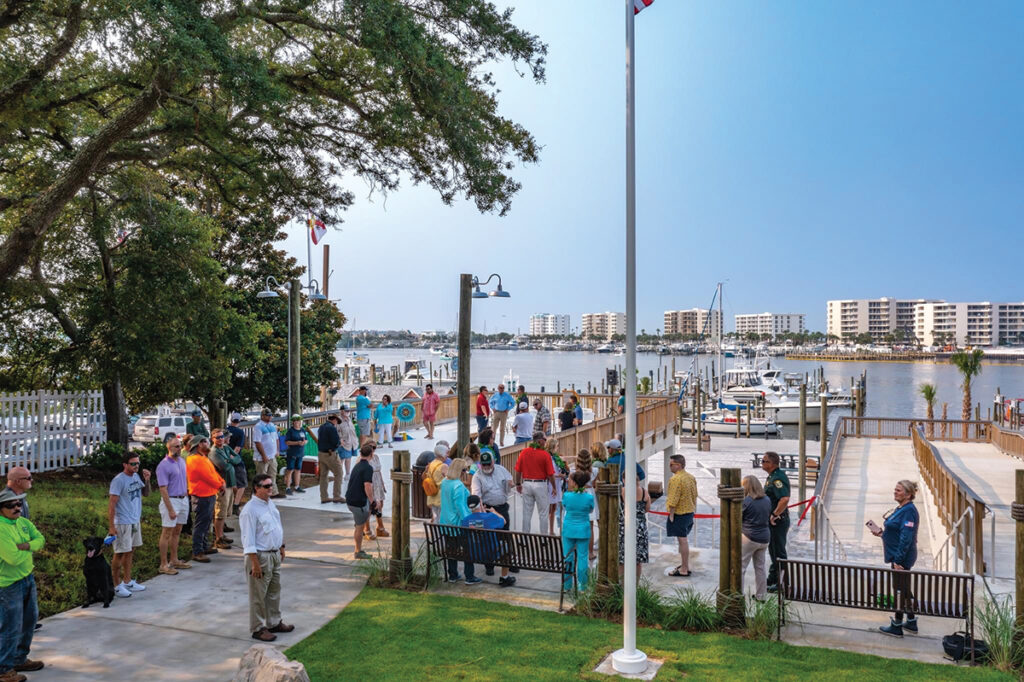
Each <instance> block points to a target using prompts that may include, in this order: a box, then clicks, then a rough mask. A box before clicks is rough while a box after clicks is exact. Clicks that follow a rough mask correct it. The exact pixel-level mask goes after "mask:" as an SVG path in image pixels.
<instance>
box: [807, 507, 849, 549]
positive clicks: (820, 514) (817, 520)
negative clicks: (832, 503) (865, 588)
mask: <svg viewBox="0 0 1024 682" xmlns="http://www.w3.org/2000/svg"><path fill="white" fill-rule="evenodd" d="M812 504H813V506H814V526H815V532H814V560H815V561H835V560H836V556H838V557H840V560H841V561H842V562H844V563H845V562H848V561H849V559H848V558H847V556H846V550H845V549H844V548H843V543H842V541H841V540H840V539H839V535H838V534H837V533H836V531H835V529H834V528H833V527H832V519H831V518H830V517H829V515H828V511H826V510H825V503H824V501H823V500H822V499H821V498H820V497H818V498H815V500H814V502H813V503H812Z"/></svg>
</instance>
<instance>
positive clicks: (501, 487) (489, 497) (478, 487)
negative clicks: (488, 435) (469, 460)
mask: <svg viewBox="0 0 1024 682" xmlns="http://www.w3.org/2000/svg"><path fill="white" fill-rule="evenodd" d="M469 485H470V492H471V493H472V494H473V495H476V496H477V497H479V498H480V501H481V503H482V504H483V507H484V509H485V510H487V511H491V512H495V513H497V514H499V515H500V516H501V518H502V519H504V521H505V522H504V523H503V524H502V525H501V529H502V530H508V529H509V522H510V521H511V517H510V516H509V511H508V509H509V505H508V496H509V493H511V492H512V474H510V473H509V472H508V469H506V468H505V467H503V466H502V465H501V464H498V463H497V462H495V458H494V455H492V454H491V452H490V451H484V452H482V453H480V469H478V470H477V472H476V473H475V474H473V481H472V482H471V483H470V484H469ZM471 499H472V498H471ZM470 509H472V506H470ZM484 571H485V572H486V573H487V575H494V566H493V565H490V564H486V563H485V564H484ZM514 572H515V573H518V572H519V569H515V571H514ZM507 578H508V570H506V569H505V568H502V569H501V578H500V579H499V580H498V585H500V586H501V587H509V586H510V585H512V584H514V583H515V581H516V579H515V578H512V579H511V581H509V580H508V579H507Z"/></svg>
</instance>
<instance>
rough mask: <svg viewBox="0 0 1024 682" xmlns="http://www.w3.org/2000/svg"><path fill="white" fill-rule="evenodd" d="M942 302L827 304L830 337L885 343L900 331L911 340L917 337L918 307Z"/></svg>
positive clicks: (893, 300)
mask: <svg viewBox="0 0 1024 682" xmlns="http://www.w3.org/2000/svg"><path fill="white" fill-rule="evenodd" d="M936 302H941V301H937V300H936V299H925V298H919V299H896V298H874V299H868V298H862V299H846V300H838V301H828V302H827V314H828V320H827V324H826V333H827V334H830V335H832V336H836V337H839V338H840V339H844V340H845V339H853V338H855V337H857V336H859V335H861V334H870V335H871V338H872V340H874V341H883V340H885V337H887V336H889V335H890V334H896V333H897V330H900V333H902V334H903V335H905V336H907V337H912V336H913V335H914V333H915V332H914V330H915V326H916V320H917V306H918V305H921V304H924V303H936Z"/></svg>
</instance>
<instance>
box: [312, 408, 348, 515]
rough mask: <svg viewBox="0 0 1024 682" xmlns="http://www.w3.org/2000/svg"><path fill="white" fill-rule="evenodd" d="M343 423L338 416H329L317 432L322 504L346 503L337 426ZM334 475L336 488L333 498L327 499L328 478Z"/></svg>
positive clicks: (333, 491)
mask: <svg viewBox="0 0 1024 682" xmlns="http://www.w3.org/2000/svg"><path fill="white" fill-rule="evenodd" d="M340 421H341V419H339V418H338V415H336V414H329V415H327V420H326V421H325V422H324V423H323V424H321V425H320V428H319V429H317V431H316V447H317V453H316V458H317V461H318V462H319V465H320V466H319V470H320V504H327V503H328V502H336V503H338V504H340V503H342V502H344V501H345V498H344V497H342V496H341V460H340V459H339V458H338V449H339V448H340V447H341V436H340V435H339V434H338V426H337V424H338V423H339V422H340ZM330 474H333V475H334V487H333V488H332V490H331V492H332V495H331V497H327V478H328V476H329V475H330Z"/></svg>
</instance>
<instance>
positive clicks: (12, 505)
mask: <svg viewBox="0 0 1024 682" xmlns="http://www.w3.org/2000/svg"><path fill="white" fill-rule="evenodd" d="M3 507H4V509H21V502H20V501H18V500H15V501H14V502H4V505H3Z"/></svg>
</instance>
